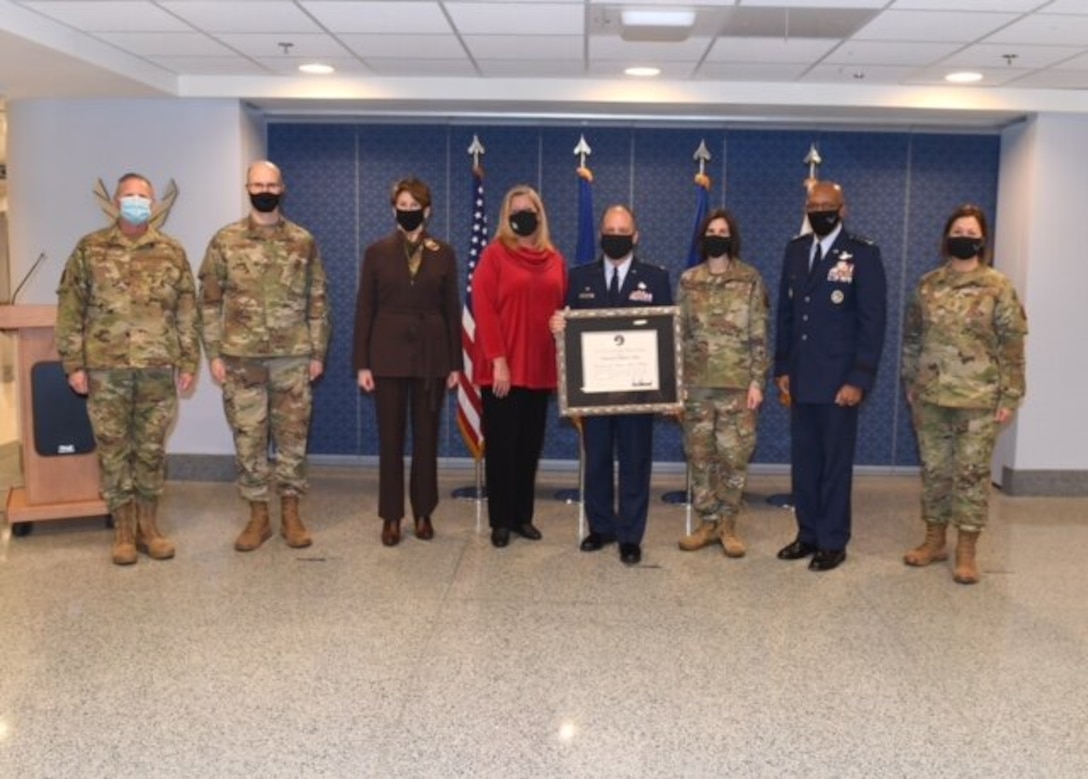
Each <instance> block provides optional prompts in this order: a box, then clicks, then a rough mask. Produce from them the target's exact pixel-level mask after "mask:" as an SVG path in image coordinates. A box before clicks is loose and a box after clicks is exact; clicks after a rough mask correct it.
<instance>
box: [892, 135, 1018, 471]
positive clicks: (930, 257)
mask: <svg viewBox="0 0 1088 779" xmlns="http://www.w3.org/2000/svg"><path fill="white" fill-rule="evenodd" d="M1000 154H1001V139H1000V137H999V136H997V135H947V134H932V135H916V136H914V138H913V143H912V148H911V164H910V195H909V197H910V199H909V207H910V213H909V215H908V219H907V231H908V235H909V236H910V239H909V240H908V241H907V246H906V250H905V252H906V262H905V272H904V273H903V275H902V278H901V279H900V282H901V284H902V287H901V290H900V293H901V295H902V299H903V309H902V310H903V311H905V310H906V304H907V302H908V301H909V300H910V296H911V295H912V294H913V292H914V288H915V287H916V286H917V284H918V279H919V277H921V275H922V274H923V273H927V272H928V271H930V270H932V269H933V268H935V267H937V266H938V265H939V264H940V263H941V262H942V259H941V257H940V241H941V230H942V228H943V227H944V223H945V220H946V219H947V218H948V215H949V214H950V213H951V212H952V210H953V209H954V208H956V206H958V205H960V204H962V203H968V202H969V203H975V204H977V205H979V206H981V207H982V208H983V209H984V210H985V211H986V215H987V216H988V217H989V219H990V233H991V235H992V234H993V231H994V229H995V227H996V226H995V225H994V214H995V212H996V207H997V200H996V198H997V174H998V165H999V161H1000ZM997 248H998V250H999V251H1000V247H997ZM888 325H889V327H888V335H889V337H890V338H893V339H894V340H892V341H890V343H893V344H895V347H896V349H898V348H899V345H900V344H901V343H902V334H903V319H902V315H900V316H899V317H898V318H897V319H895V320H893V321H890V322H889V323H888ZM896 357H897V359H896V362H895V366H896V371H898V369H899V360H898V352H897V354H896ZM897 393H898V404H899V409H898V414H897V416H896V424H895V429H894V433H893V435H894V438H895V463H896V464H897V465H916V464H917V463H918V446H917V441H916V440H915V437H914V429H913V427H912V426H911V423H910V412H909V410H908V408H907V405H906V402H905V401H904V399H903V393H902V390H901V389H899V390H897Z"/></svg>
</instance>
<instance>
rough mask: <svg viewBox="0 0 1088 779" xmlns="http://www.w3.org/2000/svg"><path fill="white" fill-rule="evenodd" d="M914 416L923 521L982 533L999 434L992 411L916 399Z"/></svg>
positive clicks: (987, 511) (987, 512)
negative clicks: (920, 466)
mask: <svg viewBox="0 0 1088 779" xmlns="http://www.w3.org/2000/svg"><path fill="white" fill-rule="evenodd" d="M912 413H913V415H914V429H915V431H916V432H917V434H918V451H919V454H920V455H921V458H922V518H923V519H925V521H926V522H929V523H933V524H938V525H946V524H949V523H951V524H953V525H955V526H956V527H958V528H960V529H961V530H966V531H968V532H978V531H980V530H982V528H983V527H985V526H986V520H987V518H988V515H989V499H990V461H991V459H992V458H993V453H994V444H995V443H996V441H997V433H998V424H997V422H996V421H994V410H993V409H981V408H946V407H943V406H935V405H933V404H931V403H923V402H921V401H916V402H915V403H914V405H913V408H912Z"/></svg>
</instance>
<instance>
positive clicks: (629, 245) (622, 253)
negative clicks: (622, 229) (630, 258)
mask: <svg viewBox="0 0 1088 779" xmlns="http://www.w3.org/2000/svg"><path fill="white" fill-rule="evenodd" d="M634 248H635V238H634V236H632V235H602V236H601V251H602V252H604V256H605V257H607V258H608V259H610V260H622V259H623V258H624V257H626V256H627V255H628V254H630V253H631V251H632V250H633V249H634Z"/></svg>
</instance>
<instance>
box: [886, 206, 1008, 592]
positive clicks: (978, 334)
mask: <svg viewBox="0 0 1088 779" xmlns="http://www.w3.org/2000/svg"><path fill="white" fill-rule="evenodd" d="M987 230H988V228H987V225H986V220H985V216H984V214H983V213H982V211H981V210H980V209H978V207H977V206H971V205H965V206H961V207H960V208H958V209H957V210H956V211H955V212H953V215H952V217H951V218H950V219H949V222H948V225H947V226H946V228H945V236H946V237H945V254H946V257H947V258H948V259H947V262H946V263H945V264H944V265H942V266H941V267H940V268H938V269H937V270H934V271H931V272H929V273H927V274H926V275H925V276H923V277H922V278H921V280H920V281H919V283H918V288H917V289H916V290H915V293H914V296H913V298H912V299H911V301H910V304H909V305H908V307H907V312H906V317H905V323H904V328H903V359H902V378H903V383H904V385H905V387H906V390H907V400H908V402H909V403H910V405H911V411H912V413H913V417H914V427H915V430H916V432H917V435H918V449H919V453H920V455H921V460H922V515H923V519H924V520H925V523H926V539H925V541H924V542H923V543H922V545H921V546H919V547H917V548H915V549H912V550H911V551H909V552H907V554H906V555H905V556H904V558H903V559H904V562H905V563H907V565H914V566H923V565H928V564H929V563H931V562H934V561H938V560H944V559H946V558H947V557H948V555H947V552H946V551H945V531H946V529H947V527H948V525H949V524H950V523H951V524H952V525H954V526H955V527H956V529H957V531H958V536H959V538H958V542H957V546H956V566H955V571H954V573H953V578H954V579H955V580H956V581H957V582H959V583H961V584H973V583H975V582H977V581H978V580H979V573H978V567H977V564H976V562H975V544H976V541H977V539H978V535H979V533H981V532H982V530H983V529H984V528H985V527H986V520H987V518H988V514H989V508H988V501H989V490H990V460H991V458H992V457H993V451H994V445H995V443H996V441H997V435H998V433H999V432H1000V428H1001V425H1002V424H1004V423H1005V422H1007V421H1008V420H1009V419H1011V418H1012V415H1013V413H1014V412H1015V410H1016V409H1017V407H1018V406H1019V405H1020V403H1021V402H1022V401H1023V398H1024V389H1025V379H1024V336H1025V335H1026V334H1027V320H1026V318H1025V316H1024V309H1023V307H1022V306H1021V305H1020V301H1019V299H1018V298H1017V295H1016V289H1015V288H1014V287H1013V285H1012V282H1011V281H1009V279H1008V278H1007V277H1006V276H1004V275H1003V274H1001V273H999V272H998V271H996V270H994V269H993V268H992V267H990V266H989V263H988V260H989V247H988V235H987Z"/></svg>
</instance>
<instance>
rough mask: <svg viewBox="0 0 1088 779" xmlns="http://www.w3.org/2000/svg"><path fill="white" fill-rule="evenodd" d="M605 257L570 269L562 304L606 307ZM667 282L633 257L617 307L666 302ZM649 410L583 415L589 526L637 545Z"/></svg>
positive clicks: (647, 464)
mask: <svg viewBox="0 0 1088 779" xmlns="http://www.w3.org/2000/svg"><path fill="white" fill-rule="evenodd" d="M605 279H606V277H605V261H604V260H597V261H596V262H590V263H586V264H584V265H579V266H578V267H576V268H574V269H572V270H571V272H570V284H569V286H568V287H567V306H569V307H570V308H581V309H585V308H609V307H610V306H609V305H608V286H607V283H606V280H605ZM671 305H672V287H671V285H670V284H669V274H668V271H666V270H665V269H664V268H661V267H658V266H657V265H651V264H648V263H645V262H642V261H641V260H639V259H638V258H637V257H634V258H632V260H631V265H630V267H629V268H628V269H627V276H626V277H625V278H624V280H623V286H622V287H620V303H619V306H618V307H621V308H628V307H641V306H671ZM653 424H654V418H653V414H619V415H616V416H589V417H586V418H585V419H584V420H583V423H582V435H583V439H584V443H585V458H586V462H585V495H584V500H585V507H586V517H587V518H588V519H589V527H590V529H591V530H593V531H594V532H597V533H600V534H602V535H604V536H606V537H611V538H614V539H615V540H617V541H619V542H620V543H621V544H623V543H629V544H638V543H641V542H642V536H643V534H644V533H645V531H646V515H647V513H648V511H649V505H650V471H651V467H652V465H653V429H654V428H653ZM613 457H616V458H617V459H618V460H619V503H618V506H617V504H616V500H615V489H614V485H613V482H612V470H613V469H612V463H613Z"/></svg>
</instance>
